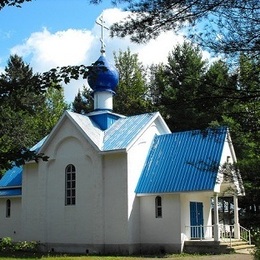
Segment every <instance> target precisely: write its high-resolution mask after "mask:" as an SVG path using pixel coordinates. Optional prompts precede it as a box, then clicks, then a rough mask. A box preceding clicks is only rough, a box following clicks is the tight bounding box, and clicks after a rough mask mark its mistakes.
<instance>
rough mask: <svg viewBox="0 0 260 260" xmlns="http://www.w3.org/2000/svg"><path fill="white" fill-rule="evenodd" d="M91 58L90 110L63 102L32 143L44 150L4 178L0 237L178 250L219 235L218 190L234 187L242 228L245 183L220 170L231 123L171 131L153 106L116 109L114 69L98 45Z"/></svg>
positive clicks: (227, 192) (52, 246)
mask: <svg viewBox="0 0 260 260" xmlns="http://www.w3.org/2000/svg"><path fill="white" fill-rule="evenodd" d="M104 67H105V69H103V68H104ZM95 68H96V69H97V72H96V73H94V74H96V75H94V74H92V76H91V75H90V76H89V78H88V82H89V85H90V87H91V88H92V89H93V95H94V111H93V112H91V113H89V114H88V115H81V114H77V113H74V112H70V111H66V112H65V113H64V114H63V116H62V117H61V118H60V120H59V121H58V123H57V124H56V126H55V127H54V128H53V130H52V131H51V133H50V134H49V135H48V136H47V137H45V138H44V139H43V140H41V141H40V142H39V143H38V144H37V145H36V146H35V147H33V148H32V149H33V150H36V151H37V152H39V153H44V154H45V155H47V156H49V160H48V161H47V162H44V161H39V162H38V163H36V162H35V161H30V162H27V163H26V164H25V165H24V166H22V167H14V168H12V169H10V170H9V171H7V172H6V174H5V175H4V176H3V177H2V179H1V180H0V238H3V237H11V238H12V239H13V240H14V241H37V242H39V244H40V245H41V248H42V250H45V251H54V252H77V253H89V254H92V253H93V254H94V253H95V254H134V253H156V252H167V253H172V252H182V251H183V247H184V244H185V241H189V240H194V239H195V240H196V239H204V240H207V239H209V240H215V241H220V239H221V228H220V227H221V223H220V222H219V216H218V198H219V197H220V196H232V197H233V205H234V216H233V219H234V223H233V227H234V237H236V238H239V237H240V226H239V218H238V196H241V195H244V192H243V190H244V189H243V185H242V183H241V179H240V176H239V175H238V173H237V172H232V171H231V173H232V176H231V177H230V178H228V179H227V178H224V171H223V168H222V166H223V165H225V164H226V163H231V164H232V163H233V162H235V161H236V157H235V152H234V149H233V146H232V142H231V139H230V135H229V131H228V129H226V128H219V129H207V130H205V131H200V130H198V131H187V132H178V133H171V131H170V129H169V128H168V126H167V125H166V123H165V121H164V120H163V118H162V116H161V115H160V113H159V112H156V113H147V114H141V115H135V116H123V115H119V114H116V113H115V112H116V111H115V112H113V95H114V94H115V91H116V86H117V84H118V80H119V76H118V73H117V71H116V70H115V68H114V67H113V66H112V65H111V64H110V63H109V62H108V61H107V59H106V57H105V55H104V51H101V56H100V58H99V59H98V62H97V64H96V65H95ZM95 68H94V69H95ZM213 212H214V214H213ZM213 215H214V216H213Z"/></svg>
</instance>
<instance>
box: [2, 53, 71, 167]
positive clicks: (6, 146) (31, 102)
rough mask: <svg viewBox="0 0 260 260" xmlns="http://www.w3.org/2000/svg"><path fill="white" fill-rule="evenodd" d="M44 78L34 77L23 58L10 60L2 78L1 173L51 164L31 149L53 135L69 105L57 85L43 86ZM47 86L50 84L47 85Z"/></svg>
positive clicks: (16, 57) (15, 57) (35, 75)
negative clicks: (34, 163)
mask: <svg viewBox="0 0 260 260" xmlns="http://www.w3.org/2000/svg"><path fill="white" fill-rule="evenodd" d="M42 81H43V75H40V74H34V73H33V71H32V68H30V67H29V65H27V64H25V63H24V62H23V60H22V58H21V57H19V56H17V55H13V56H10V59H9V61H8V64H7V66H6V68H5V71H4V73H2V74H0V115H1V116H0V147H1V148H0V170H2V171H3V170H5V169H7V168H9V167H11V166H12V165H13V163H15V164H16V165H17V166H19V165H22V164H24V163H25V161H28V160H32V159H35V160H36V161H37V160H38V159H40V158H41V159H43V160H47V156H44V155H42V154H38V155H36V154H35V153H34V152H33V151H30V150H29V148H30V147H31V146H32V145H34V144H35V143H36V142H38V141H39V140H41V139H42V138H43V137H44V136H46V135H47V134H49V132H50V131H51V129H52V128H53V126H54V125H55V123H56V122H57V120H58V119H59V118H60V116H61V114H62V113H63V111H64V110H65V109H67V107H68V106H67V104H66V103H65V102H64V95H63V90H62V89H61V87H60V86H59V85H55V84H54V82H49V83H48V84H47V83H46V84H47V85H48V88H47V85H45V86H44V85H43V83H42ZM45 82H47V81H45Z"/></svg>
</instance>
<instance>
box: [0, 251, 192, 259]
mask: <svg viewBox="0 0 260 260" xmlns="http://www.w3.org/2000/svg"><path fill="white" fill-rule="evenodd" d="M187 257H188V258H189V259H190V258H191V257H192V258H194V259H196V256H195V255H194V256H191V255H186V254H178V255H170V256H154V257H153V256H151V257H140V256H139V257H132V256H131V257H130V256H129V257H127V256H78V255H66V254H63V255H46V254H39V253H37V254H32V253H19V252H15V253H8V254H7V253H3V254H1V253H0V260H14V259H18V260H19V259H21V260H22V259H23V260H25V259H41V260H156V259H164V260H167V259H176V260H178V259H183V260H184V259H185V258H187Z"/></svg>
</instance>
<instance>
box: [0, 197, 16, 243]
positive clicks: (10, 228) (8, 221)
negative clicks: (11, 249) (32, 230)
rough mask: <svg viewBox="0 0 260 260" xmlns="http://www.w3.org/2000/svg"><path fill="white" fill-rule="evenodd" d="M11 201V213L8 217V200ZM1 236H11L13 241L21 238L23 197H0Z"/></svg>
mask: <svg viewBox="0 0 260 260" xmlns="http://www.w3.org/2000/svg"><path fill="white" fill-rule="evenodd" d="M8 199H9V200H10V201H11V214H10V217H6V201H7V200H8ZM0 237H1V238H3V237H11V238H12V239H13V241H19V240H20V239H21V198H19V197H4V198H3V197H2V198H1V199H0Z"/></svg>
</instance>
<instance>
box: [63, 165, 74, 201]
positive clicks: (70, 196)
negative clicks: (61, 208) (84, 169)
mask: <svg viewBox="0 0 260 260" xmlns="http://www.w3.org/2000/svg"><path fill="white" fill-rule="evenodd" d="M75 204H76V168H75V166H74V165H73V164H69V165H68V166H67V167H66V168H65V205H75Z"/></svg>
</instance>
